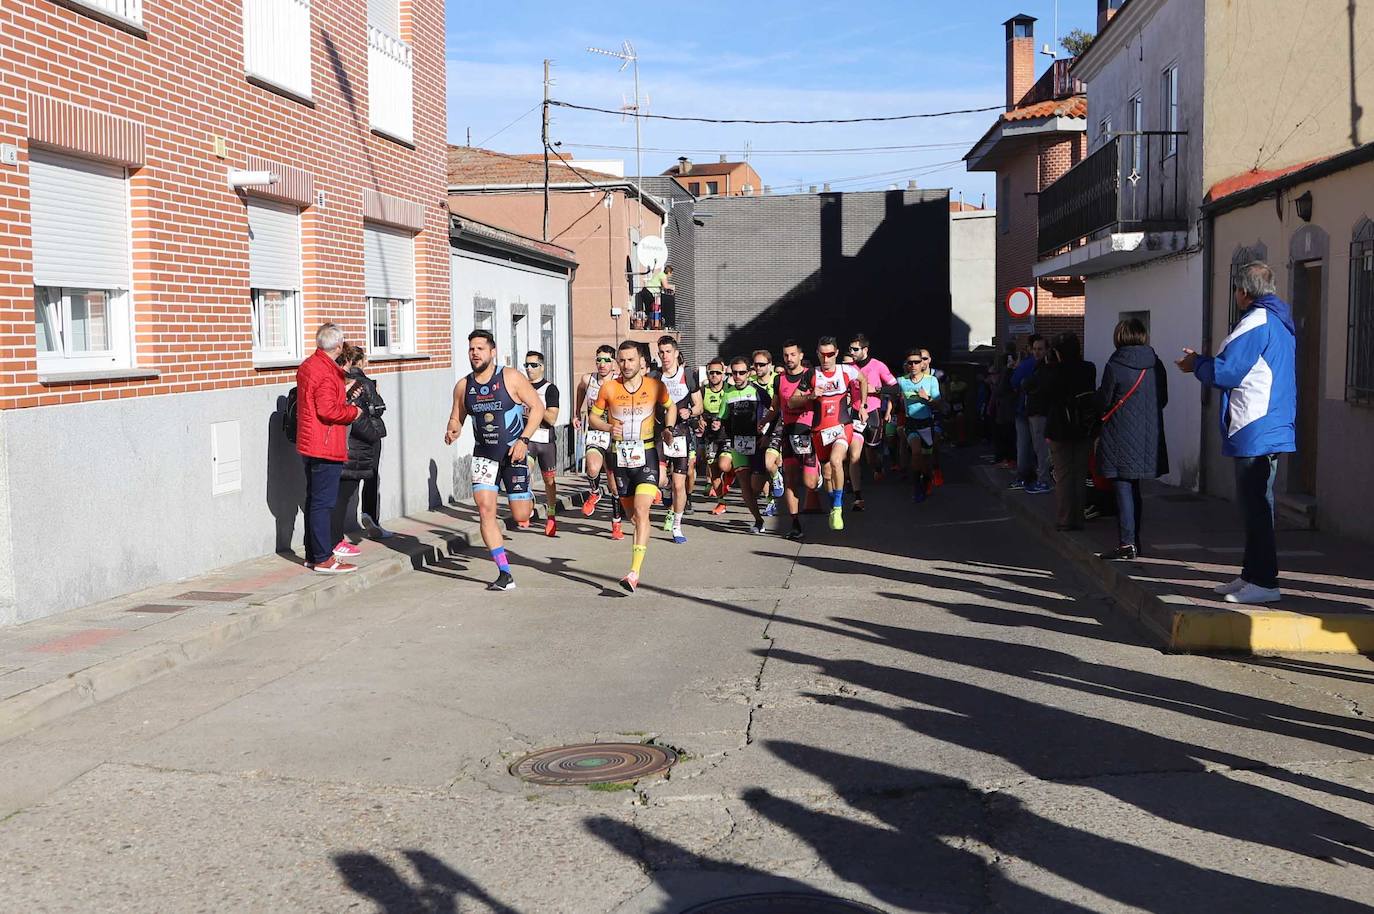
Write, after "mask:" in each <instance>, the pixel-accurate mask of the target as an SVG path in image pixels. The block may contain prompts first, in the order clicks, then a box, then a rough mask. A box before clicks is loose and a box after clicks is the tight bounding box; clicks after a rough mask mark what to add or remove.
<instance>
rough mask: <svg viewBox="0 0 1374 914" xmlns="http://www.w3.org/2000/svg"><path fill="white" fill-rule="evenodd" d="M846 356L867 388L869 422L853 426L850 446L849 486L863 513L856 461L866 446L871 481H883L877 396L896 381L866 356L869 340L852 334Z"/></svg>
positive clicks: (860, 469)
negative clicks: (852, 438)
mask: <svg viewBox="0 0 1374 914" xmlns="http://www.w3.org/2000/svg"><path fill="white" fill-rule="evenodd" d="M849 354H850V355H852V356H854V367H855V368H857V369H859V374H861V375H863V378H864V381H865V382H866V384H867V385H868V394H867V396H866V397H865V398H864V408H865V409H866V410H868V414H869V415H870V416H871V417H872V419H871V421H868V422H866V423H865V427H864V428H862V429H860V428H859V425H858V423H857V422H856V423H855V425H854V431H855V433H856V434H855V435H854V440H853V441H852V442H850V445H849V484H850V487H851V488H852V489H853V490H854V510H855V511H862V510H863V509H864V492H863V484H864V473H863V466H862V464H860V462H859V461H860V460H861V459H862V458H863V456H864V450H865V445H867V451H868V464H869V466H870V467H872V468H873V478H874V479H875V480H881V479H882V478H883V463H882V446H883V424H882V422H880V421H879V415H880V414H879V412H878V407H879V405H880V398H879V394H880V393H881V392H882V390H883V388H885V387H890V386H891V385H893V384H896V383H897V378H896V377H895V376H893V374H892V372H891V370H889V369H888V367H887V365H885V364H884V363H883V362H882V360H880V359H875V358H873V357H872V356H870V355H869V354H868V337H866V336H864V335H863V334H862V333H856V334H854V338H853V339H852V340H850V341H849ZM859 432H862V434H859Z"/></svg>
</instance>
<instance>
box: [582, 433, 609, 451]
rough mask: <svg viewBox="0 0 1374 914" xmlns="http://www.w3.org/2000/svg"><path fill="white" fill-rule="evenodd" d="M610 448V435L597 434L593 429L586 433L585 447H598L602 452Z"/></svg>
mask: <svg viewBox="0 0 1374 914" xmlns="http://www.w3.org/2000/svg"><path fill="white" fill-rule="evenodd" d="M610 446H611V433H610V432H599V431H597V430H595V429H593V430H591V431H589V432H587V447H599V448H602V449H603V450H604V449H605V448H608V447H610Z"/></svg>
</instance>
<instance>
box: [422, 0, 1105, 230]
mask: <svg viewBox="0 0 1374 914" xmlns="http://www.w3.org/2000/svg"><path fill="white" fill-rule="evenodd" d="M1096 6H1097V4H1096V3H1095V2H1093V0H1061V2H1060V4H1059V7H1060V9H1059V32H1060V34H1063V33H1065V32H1067V31H1068V30H1069V29H1071V28H1074V27H1080V28H1084V29H1088V30H1092V29H1093V27H1094V25H1095V21H1096ZM636 9H639V10H646V11H652V15H649V16H646V17H645V18H646V19H653V18H660V19H662V24H652V23H648V24H645V25H641V26H631V25H628V24H627V23H629V22H630V21H631V19H632V18H633V17H632V15H631V11H633V10H636ZM677 9H682V10H686V11H689V12H690V13H691V15H692V16H693V18H694V19H695V20H696V21H697V22H699V23H700V25H689V24H686V23H679V22H674V21H673V20H674V19H675V18H676V15H675V10H677ZM1054 9H1055V5H1054V3H1053V0H1026V2H1003V0H978V2H964V3H958V2H948V0H946V2H934V0H905V2H896V0H851V2H828V0H824V2H812V3H797V2H796V0H789V2H781V0H763V2H756V3H752V4H745V3H740V2H733V3H725V2H717V0H695V2H692V3H686V4H680V5H679V4H674V3H671V2H668V3H658V4H639V3H615V4H611V3H606V4H573V3H568V2H567V0H559V2H552V0H517V2H515V3H506V4H501V3H470V2H460V0H453V2H451V3H450V4H449V23H448V125H449V139H450V141H452V142H455V143H463V142H465V141H466V139H467V132H468V130H469V128H470V129H471V131H472V142H473V144H474V145H484V146H486V147H488V148H491V149H497V150H500V151H503V152H537V151H539V148H540V147H539V111H538V108H537V106H538V103H539V100H540V97H541V94H542V68H543V59H544V58H545V57H549V58H552V59H553V61H554V78H555V80H556V85H555V86H554V89H553V97H554V98H557V99H562V100H566V101H570V102H575V103H578V104H585V105H594V106H599V107H605V108H619V107H620V105H621V104H622V103H623V102H624V101H626V100H628V99H629V98H631V97H632V96H633V83H632V80H631V74H630V72H629V71H628V70H626V71H625V72H624V73H620V72H618V70H617V67H618V66H619V62H618V61H614V60H611V59H609V58H606V57H600V56H597V55H593V54H589V53H587V52H586V51H585V50H584V49H585V48H586V47H587V46H588V45H596V46H600V47H607V48H617V47H619V46H620V42H621V41H622V40H624V39H627V38H628V39H629V40H630V41H631V42H632V43H633V44H634V45H635V48H636V50H637V51H638V53H639V57H640V83H641V90H642V91H643V92H644V93H645V94H647V95H648V97H649V105H648V109H647V110H648V111H649V113H655V114H675V115H693V116H705V117H745V118H761V119H769V118H821V117H864V116H874V115H887V114H910V113H920V112H927V111H945V110H950V109H957V108H975V107H982V106H984V105H1000V104H1002V103H1003V101H1004V96H1005V74H1004V54H1005V47H1004V42H1003V33H1002V26H1001V23H1002V22H1003V21H1004V20H1006V19H1007V18H1009V17H1011V16H1013V15H1015V14H1017V13H1022V12H1024V13H1027V14H1029V15H1032V16H1036V17H1037V18H1038V19H1039V22H1037V23H1036V43H1037V45H1041V44H1044V43H1046V42H1050V43H1053V40H1054V38H1053V33H1054ZM741 13H748V14H749V16H750V18H749V19H748V20H747V21H748V23H749V24H748V26H747V27H742V28H731V29H726V30H723V31H722V30H719V28H718V24H719V23H721V22H726V21H731V20H734V19H735V18H736V17H737V16H738V15H740V14H741ZM550 23H554V25H550ZM1048 64H1049V58H1048V57H1044V56H1041V57H1039V68H1040V69H1043V68H1044V67H1045V66H1048ZM994 117H995V114H994V113H984V114H974V115H963V116H956V117H949V118H939V119H933V120H924V121H908V122H895V123H888V124H876V125H874V124H867V125H847V126H835V125H830V126H756V125H755V126H743V125H711V124H678V123H672V122H667V121H655V120H649V121H646V122H645V123H644V127H643V134H644V136H643V145H644V147H645V149H646V151H645V152H644V172H645V173H646V174H658V173H660V172H662V171H663V170H664V169H665V168H667V167H669V166H670V165H672V164H674V163H675V162H676V160H677V156H678V155H679V154H681V153H682V152H685V151H690V152H688V154H689V155H690V156H691V158H692V159H693V160H694V161H698V162H704V161H715V160H716V159H717V157H718V155H719V154H721V153H725V154H728V155H729V156H730V158H731V159H737V158H739V157H740V154H741V151H742V150H743V149H744V148H745V144H746V143H750V144H752V147H753V149H754V150H755V152H754V154H753V156H752V158H751V159H750V161H751V164H753V166H754V168H755V169H756V170H757V171H758V172H759V174H760V175H761V176H762V177H763V180H764V183H766V184H769V185H771V186H772V187H773V188H774V191H775V192H786V191H787V190H797V189H798V187H797V186H798V185H801V186H802V187H801V189H804V187H805V185H810V184H817V185H819V184H823V183H825V182H827V181H828V182H831V184H832V186H833V188H834V189H835V190H872V189H881V188H885V187H888V186H889V185H891V184H893V183H897V184H899V185H901V186H905V185H906V182H907V180H908V179H911V178H915V180H916V181H917V182H918V184H919V185H920V186H922V187H950V188H952V189H953V191H954V193H955V194H957V193H958V192H959V191H963V192H964V194H965V199H966V200H968V201H969V202H973V203H977V202H978V200H979V198H980V196H981V195H982V194H984V193H986V194H987V195H988V201H989V204H991V203H992V196H993V186H992V181H991V180H990V179H989V178H988V176H986V175H981V174H968V173H967V172H965V171H964V168H963V165H962V163H959V162H958V160H959V159H961V158H962V156H963V154H964V153H965V152H966V151H967V150H968V148H969V146H971V145H972V144H973V142H974V141H975V140H977V139H978V137H979V136H981V135H982V134H983V132H984V131H985V130H986V129H987V127H988V126H989V124H991V123H992V118H994ZM517 119H518V120H517ZM512 121H516V123H514V124H513V125H512V124H511V122H512ZM503 128H504V129H503ZM551 133H552V138H553V139H554V140H561V141H562V143H563V146H562V151H563V152H564V153H565V154H566V153H569V152H570V153H572V154H573V155H574V156H575V157H576V158H580V159H597V158H616V159H624V160H625V162H626V164H627V172H632V171H633V169H634V125H633V123H631V122H628V121H626V122H622V120H621V118H619V117H615V116H610V115H603V114H594V113H590V112H580V111H570V110H566V109H561V110H560V109H557V108H555V109H554V116H553V127H552V131H551ZM593 145H596V146H621V147H626V148H625V149H603V148H593ZM873 146H929V147H932V148H924V149H908V150H903V151H899V152H883V153H880V154H872V153H865V154H857V153H808V154H801V155H792V154H788V155H780V154H773V153H772V152H771V151H772V150H795V149H817V148H835V147H873ZM650 150H652V151H650ZM660 150H661V151H660ZM951 163H956V164H951Z"/></svg>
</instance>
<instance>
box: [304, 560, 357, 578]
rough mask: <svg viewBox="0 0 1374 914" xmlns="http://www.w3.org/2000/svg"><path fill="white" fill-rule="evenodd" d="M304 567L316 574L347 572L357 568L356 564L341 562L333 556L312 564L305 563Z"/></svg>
mask: <svg viewBox="0 0 1374 914" xmlns="http://www.w3.org/2000/svg"><path fill="white" fill-rule="evenodd" d="M305 567H306V568H309V569H310V570H311V571H313V572H315V573H316V574H348V573H349V572H352V571H357V570H358V566H357V565H350V564H348V563H347V562H341V561H339V560H338V559H336V558H333V557H330V558H329V559H327V560H326V561H323V562H318V563H316V564H314V565H306V566H305Z"/></svg>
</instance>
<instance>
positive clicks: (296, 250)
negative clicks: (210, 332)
mask: <svg viewBox="0 0 1374 914" xmlns="http://www.w3.org/2000/svg"><path fill="white" fill-rule="evenodd" d="M248 285H249V287H250V288H251V293H250V294H251V297H252V303H253V358H254V359H255V360H257V361H264V362H265V361H274V360H286V359H296V358H299V357H300V355H301V329H300V328H301V318H300V312H301V216H300V210H298V209H296V207H294V206H292V205H290V204H286V203H274V202H271V201H268V200H257V199H253V198H250V199H249V200H248Z"/></svg>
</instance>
